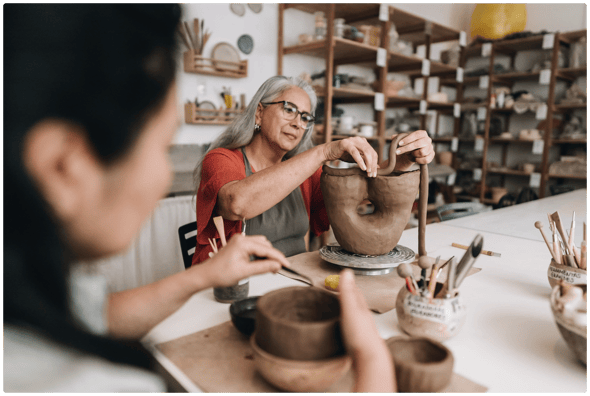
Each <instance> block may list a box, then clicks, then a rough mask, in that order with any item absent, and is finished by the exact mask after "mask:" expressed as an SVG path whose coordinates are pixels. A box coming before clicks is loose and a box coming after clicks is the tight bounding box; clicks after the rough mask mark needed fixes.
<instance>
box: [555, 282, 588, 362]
mask: <svg viewBox="0 0 590 396" xmlns="http://www.w3.org/2000/svg"><path fill="white" fill-rule="evenodd" d="M575 287H576V288H581V289H582V292H580V294H582V293H584V294H585V293H586V290H587V287H586V285H585V284H584V285H578V286H575ZM560 297H562V296H561V287H560V286H559V285H556V286H554V287H553V290H552V291H551V297H550V302H551V312H552V313H553V318H554V319H555V324H556V325H557V328H558V329H559V332H560V333H561V336H562V337H563V339H564V340H565V342H566V344H567V346H568V347H569V348H570V349H571V350H572V352H574V354H575V355H576V358H577V359H578V360H579V361H581V362H582V363H584V365H586V359H587V357H586V351H587V337H588V336H587V333H588V327H587V324H586V322H587V319H586V312H585V311H584V313H583V314H582V313H577V312H573V310H571V309H570V310H569V311H570V312H567V311H568V310H567V309H565V310H564V306H563V304H561V302H560ZM570 302H571V301H570ZM583 305H584V306H585V305H586V300H585V298H584V300H583ZM575 315H582V316H581V317H579V318H576V317H575Z"/></svg>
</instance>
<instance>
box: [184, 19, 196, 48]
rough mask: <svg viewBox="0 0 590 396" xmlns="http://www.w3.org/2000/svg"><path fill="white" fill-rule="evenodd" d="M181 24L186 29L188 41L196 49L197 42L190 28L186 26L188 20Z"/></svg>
mask: <svg viewBox="0 0 590 396" xmlns="http://www.w3.org/2000/svg"><path fill="white" fill-rule="evenodd" d="M182 24H183V26H184V30H185V31H186V35H187V36H188V38H189V41H190V42H191V43H192V44H193V48H194V49H195V50H196V49H197V42H196V41H195V39H194V37H193V35H192V33H191V29H190V27H189V26H188V22H186V21H184V22H182Z"/></svg>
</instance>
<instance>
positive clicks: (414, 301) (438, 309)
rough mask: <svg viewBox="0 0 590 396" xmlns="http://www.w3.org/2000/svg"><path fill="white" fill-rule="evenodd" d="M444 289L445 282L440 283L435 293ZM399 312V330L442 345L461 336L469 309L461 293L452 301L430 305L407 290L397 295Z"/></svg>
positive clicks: (446, 300) (430, 303) (404, 289)
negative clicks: (467, 309) (456, 336)
mask: <svg viewBox="0 0 590 396" xmlns="http://www.w3.org/2000/svg"><path fill="white" fill-rule="evenodd" d="M441 288H442V283H437V285H436V289H435V294H436V292H437V291H438V290H440V289H441ZM395 312H396V314H397V321H398V324H399V327H400V328H401V329H402V330H403V331H405V332H406V333H407V334H409V335H411V336H414V337H428V338H431V339H433V340H436V341H440V342H442V341H446V340H448V339H449V338H451V337H454V336H455V335H456V334H457V333H459V331H460V330H461V327H463V323H465V314H466V308H465V306H464V305H463V302H462V300H461V298H460V295H459V294H458V293H457V294H456V295H455V296H454V297H452V298H435V299H433V300H432V301H431V302H430V301H429V300H428V298H426V297H422V296H416V295H414V294H412V293H410V292H409V291H408V288H407V287H404V288H402V289H401V290H400V291H399V293H398V294H397V300H396V302H395Z"/></svg>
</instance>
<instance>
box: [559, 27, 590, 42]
mask: <svg viewBox="0 0 590 396" xmlns="http://www.w3.org/2000/svg"><path fill="white" fill-rule="evenodd" d="M586 34H587V33H586V29H582V30H573V31H571V32H565V33H560V34H559V38H560V40H563V41H564V42H566V43H573V42H576V41H578V39H580V38H582V37H584V36H586Z"/></svg>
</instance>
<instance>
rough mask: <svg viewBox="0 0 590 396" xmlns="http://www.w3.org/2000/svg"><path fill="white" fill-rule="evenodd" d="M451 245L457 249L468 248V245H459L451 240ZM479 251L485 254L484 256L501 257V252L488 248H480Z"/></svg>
mask: <svg viewBox="0 0 590 396" xmlns="http://www.w3.org/2000/svg"><path fill="white" fill-rule="evenodd" d="M451 245H452V246H453V247H456V248H459V249H465V250H467V249H468V248H469V246H465V245H460V244H458V243H455V242H453V243H452V244H451ZM480 253H481V254H485V255H486V256H494V257H501V254H500V253H496V252H490V251H489V250H482V251H481V252H480Z"/></svg>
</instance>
